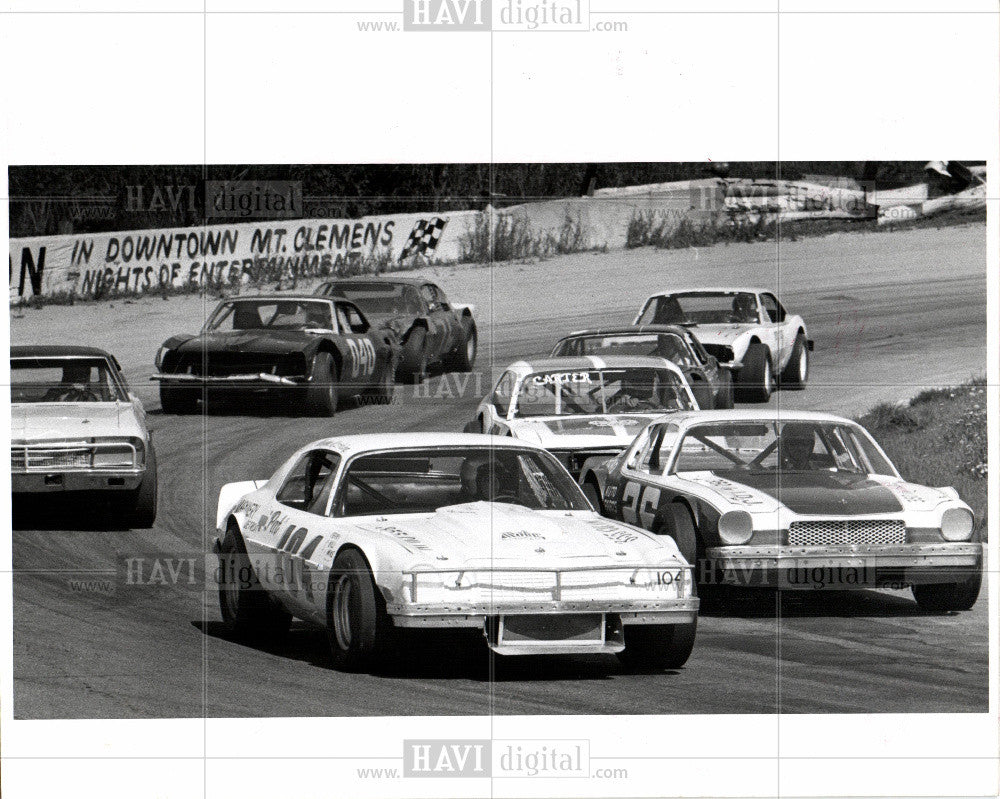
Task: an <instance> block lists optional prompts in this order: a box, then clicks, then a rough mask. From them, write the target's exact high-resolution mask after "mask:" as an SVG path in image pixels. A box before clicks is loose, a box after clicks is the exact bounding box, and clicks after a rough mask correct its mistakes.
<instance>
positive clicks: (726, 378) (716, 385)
mask: <svg viewBox="0 0 1000 799" xmlns="http://www.w3.org/2000/svg"><path fill="white" fill-rule="evenodd" d="M551 354H552V355H553V356H574V355H577V356H579V355H598V356H600V355H652V356H656V357H659V358H666V359H667V360H668V361H673V362H674V363H675V364H677V366H679V367H680V369H681V371H682V372H683V373H684V377H686V378H687V381H688V384H689V385H690V386H691V393H692V394H694V396H695V399H696V400H698V407H700V408H701V409H702V410H712V409H713V408H732V407H733V372H734V371H736V370H738V369H739V368H740V365H739V364H738V363H719V361H718V359H717V358H716V357H715V356H714V355H709V354H708V353H707V352H706V351H705V348H704V347H703V346H702V345H701V342H699V341H698V339H697V338H695V336H694V334H692V333H691V331H690V330H688V329H687V328H683V327H680V326H678V325H639V326H636V327H632V326H629V327H602V328H596V329H594V330H580V331H577V332H576V333H570V334H569V335H568V336H566V337H565V338H562V339H560V340H559V343H558V344H556V346H555V347H553V348H552V353H551Z"/></svg>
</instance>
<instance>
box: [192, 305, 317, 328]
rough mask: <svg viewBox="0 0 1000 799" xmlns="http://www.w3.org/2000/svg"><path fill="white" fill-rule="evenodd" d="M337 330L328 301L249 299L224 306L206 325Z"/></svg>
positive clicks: (219, 308)
mask: <svg viewBox="0 0 1000 799" xmlns="http://www.w3.org/2000/svg"><path fill="white" fill-rule="evenodd" d="M261 329H265V330H310V329H314V330H333V329H334V327H333V319H332V317H331V314H330V303H329V301H327V300H275V299H259V300H254V299H246V300H230V301H228V302H223V303H221V304H220V305H219V307H218V308H216V309H215V311H214V312H213V313H212V315H211V316H210V317H209V319H208V321H207V322H206V323H205V330H207V331H211V332H215V333H227V332H232V331H237V330H261Z"/></svg>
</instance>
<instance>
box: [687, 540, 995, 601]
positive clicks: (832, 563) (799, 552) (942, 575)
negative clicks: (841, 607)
mask: <svg viewBox="0 0 1000 799" xmlns="http://www.w3.org/2000/svg"><path fill="white" fill-rule="evenodd" d="M705 555H706V557H705V560H704V561H703V562H702V563H700V564H699V568H698V574H697V577H698V580H699V582H702V583H709V584H711V583H723V584H739V585H751V586H769V587H776V588H785V589H816V588H835V589H838V590H843V589H850V588H874V587H880V586H893V587H902V586H906V585H919V584H924V583H951V582H961V581H962V580H965V579H967V578H968V577H970V576H972V575H973V574H974V573H975V572H976V571H977V570H978V569H980V568H982V561H983V548H982V544H979V543H975V542H966V543H943V542H942V543H917V544H846V545H837V546H810V547H789V546H724V547H709V548H708V549H707V550H706V552H705Z"/></svg>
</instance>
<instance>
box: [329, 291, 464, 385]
mask: <svg viewBox="0 0 1000 799" xmlns="http://www.w3.org/2000/svg"><path fill="white" fill-rule="evenodd" d="M316 294H317V295H320V296H323V297H342V298H344V299H347V300H349V301H350V302H353V303H354V304H355V305H357V306H358V307H359V308H360V309H361V310H362V311H364V312H365V313H366V314H367V315H368V318H369V319H371V320H372V324H374V325H379V326H384V327H388V328H389V329H391V330H392V331H393V332H395V333H396V334H397V335H398V336H399V338H400V341H401V342H402V344H403V352H402V355H401V357H400V360H399V365H398V371H399V374H400V376H405V377H411V378H414V379H416V380H420V379H421V378H422V377H423V375H424V374H425V373H426V372H427V368H428V367H429V366H431V365H435V364H440V365H441V366H442V367H443V368H445V369H447V370H450V371H454V372H468V371H470V370H471V369H472V364H473V363H475V360H476V343H477V339H476V323H475V320H473V318H472V311H473V307H472V306H471V305H452V304H451V303H450V302H448V298H447V297H445V294H444V292H443V291H441V289H440V287H438V286H437V285H436V284H434V283H430V282H428V281H426V280H419V279H412V278H411V279H406V278H392V279H386V278H379V279H372V278H344V279H341V280H330V281H328V282H326V283H322V284H320V286H319V287H318V288H317V289H316Z"/></svg>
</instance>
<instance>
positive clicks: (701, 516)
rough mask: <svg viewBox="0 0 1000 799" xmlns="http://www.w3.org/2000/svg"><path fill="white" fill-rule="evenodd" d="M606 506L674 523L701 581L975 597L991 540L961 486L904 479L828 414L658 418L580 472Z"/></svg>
mask: <svg viewBox="0 0 1000 799" xmlns="http://www.w3.org/2000/svg"><path fill="white" fill-rule="evenodd" d="M582 479H583V480H584V481H591V482H592V483H593V485H594V486H595V488H596V487H597V486H599V490H600V492H601V496H602V506H601V509H602V511H603V512H604V513H605V514H606V515H607V516H609V517H612V518H616V519H622V520H624V521H626V522H629V523H633V524H640V525H642V526H643V527H645V528H646V529H649V530H653V531H656V532H659V533H662V534H665V535H669V536H671V537H673V538H674V539H675V540H676V541H677V544H678V547H679V549H680V551H681V553H682V554H683V555H684V557H685V558H686V559H687V560H688V561H689V562H692V563H694V562H695V561H696V560H697V562H698V568H697V575H696V576H697V579H698V581H699V582H701V583H706V584H711V583H720V582H721V583H733V584H739V585H744V586H746V585H766V586H772V587H779V588H786V589H788V588H790V589H801V588H822V587H825V586H829V587H835V588H838V589H845V588H871V587H878V586H883V587H885V586H888V587H897V588H900V587H905V586H912V589H913V594H914V597H915V599H916V600H917V603H918V604H919V605H920V606H921V607H922V608H924V609H926V610H948V611H950V610H968V609H969V608H971V607H972V606H973V605H974V604H975V602H976V598H977V597H978V595H979V589H980V585H981V583H982V570H983V551H982V545H981V543H980V542H979V540H978V534H977V533H976V532H975V525H974V519H973V514H972V510H971V509H970V508H969V506H968V505H966V504H965V503H964V502H963V501H962V500H961V499H960V498H959V496H958V493H957V492H956V491H955V489H954V488H927V487H925V486H920V485H915V484H913V483H909V482H906V481H905V480H903V479H902V478H901V477H900V475H899V472H897V471H896V468H895V467H894V466H893V465H892V463H891V462H890V461H889V459H888V457H886V455H885V453H884V452H883V451H882V449H881V448H880V447H879V446H878V444H876V443H875V441H874V440H873V439H872V438H871V436H870V435H869V434H868V432H867V431H866V430H865V429H864V428H863V427H861V426H860V425H858V424H856V423H855V422H851V421H848V420H847V419H841V418H839V417H837V416H830V415H828V414H819V413H808V412H804V411H802V412H799V411H782V412H781V414H780V415H778V414H777V413H775V412H768V411H705V412H702V413H698V414H678V415H675V416H672V417H664V418H663V419H660V420H658V421H656V422H653V423H652V424H650V425H649V427H647V428H646V429H645V430H643V432H642V433H641V434H640V435H639V436H638V437H637V438H636V440H635V443H634V444H633V445H632V446H631V447H630V448H629V449H628V450H626V451H625V452H623V453H622V454H621V455H620V456H618V457H617V458H614V459H612V460H610V461H608V462H606V463H605V464H602V465H601V466H600V467H599V468H597V469H595V470H594V471H592V472H588V473H587V474H585V475H583V476H582Z"/></svg>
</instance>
